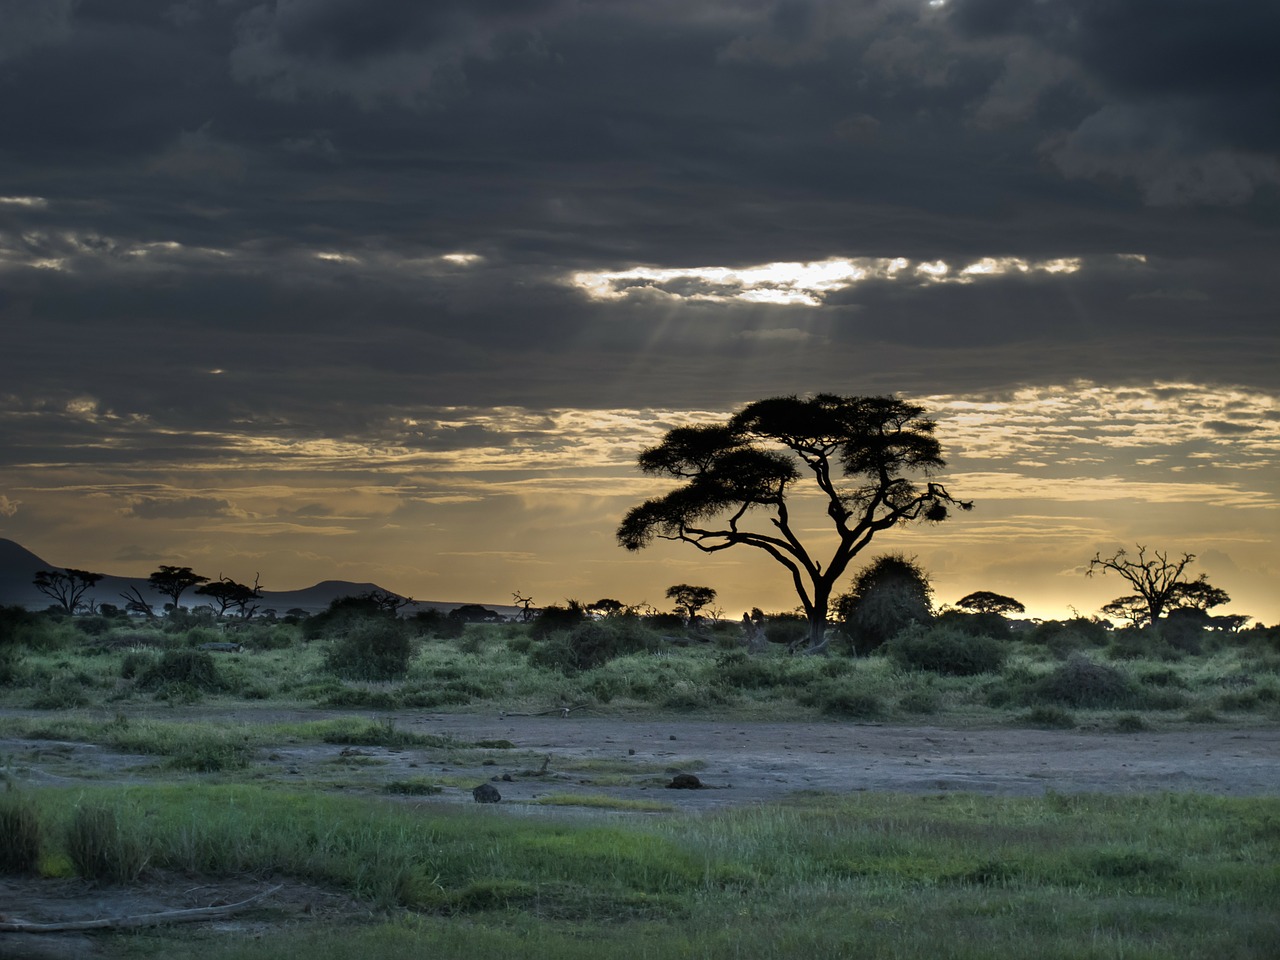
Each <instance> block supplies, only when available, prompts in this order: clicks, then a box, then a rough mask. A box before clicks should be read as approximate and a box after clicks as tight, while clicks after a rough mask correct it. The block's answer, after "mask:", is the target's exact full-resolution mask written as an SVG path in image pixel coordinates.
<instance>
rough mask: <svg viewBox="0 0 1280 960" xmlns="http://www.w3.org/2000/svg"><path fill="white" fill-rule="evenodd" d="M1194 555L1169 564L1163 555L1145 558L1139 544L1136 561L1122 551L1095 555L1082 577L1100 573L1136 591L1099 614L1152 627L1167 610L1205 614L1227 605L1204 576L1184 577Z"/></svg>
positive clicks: (1158, 551) (1221, 593) (1122, 549)
mask: <svg viewBox="0 0 1280 960" xmlns="http://www.w3.org/2000/svg"><path fill="white" fill-rule="evenodd" d="M1195 558H1196V555H1195V554H1194V553H1184V554H1183V555H1182V557H1181V558H1180V559H1178V560H1170V559H1169V554H1168V553H1167V552H1162V551H1160V550H1153V551H1152V552H1151V556H1150V557H1149V558H1148V557H1147V548H1146V547H1144V546H1142V545H1141V544H1139V546H1138V556H1137V559H1136V560H1135V559H1130V558H1129V555H1128V553H1126V552H1125V550H1124V548H1121V549H1119V550H1117V551H1116V552H1115V553H1114V554H1112V555H1111V556H1110V557H1103V556H1102V553H1101V552H1099V553H1097V554H1096V555H1095V556H1094V558H1093V559H1092V560H1090V561H1089V569H1088V570H1086V571H1085V576H1088V577H1092V576H1093V575H1094V573H1095V572H1097V571H1098V570H1101V571H1102V573H1103V574H1104V575H1105V574H1106V573H1107V572H1108V571H1112V572H1115V573H1118V574H1119V575H1120V576H1121V577H1122V578H1123V579H1125V580H1127V581H1128V582H1129V584H1130V585H1131V586H1132V587H1133V589H1134V590H1136V591H1137V593H1136V595H1134V596H1129V597H1120V598H1118V599H1116V600H1113V601H1111V603H1109V604H1107V606H1106V607H1103V608H1102V609H1103V612H1104V613H1107V614H1108V615H1111V616H1122V617H1125V618H1126V619H1130V620H1132V621H1133V622H1134V623H1135V624H1141V623H1152V624H1154V623H1156V622H1158V621H1159V620H1160V618H1161V617H1162V616H1164V615H1165V614H1166V613H1168V612H1169V611H1170V610H1176V609H1178V608H1179V607H1193V608H1195V609H1198V610H1207V609H1208V608H1209V607H1216V606H1219V605H1220V604H1223V603H1226V602H1228V601H1229V600H1230V599H1231V598H1230V597H1228V596H1227V594H1226V592H1225V591H1223V590H1219V589H1218V588H1217V587H1214V586H1211V585H1210V584H1209V582H1208V579H1207V578H1206V576H1205V575H1204V574H1201V575H1200V576H1199V577H1197V578H1196V579H1195V580H1187V579H1186V578H1185V577H1184V573H1185V571H1186V569H1187V567H1188V566H1189V565H1190V564H1191V563H1192V562H1194V560H1195Z"/></svg>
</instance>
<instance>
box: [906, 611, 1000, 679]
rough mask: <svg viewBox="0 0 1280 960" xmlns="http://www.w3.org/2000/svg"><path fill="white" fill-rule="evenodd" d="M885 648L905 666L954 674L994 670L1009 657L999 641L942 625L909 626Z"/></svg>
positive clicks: (967, 674)
mask: <svg viewBox="0 0 1280 960" xmlns="http://www.w3.org/2000/svg"><path fill="white" fill-rule="evenodd" d="M885 651H886V652H887V653H888V655H889V657H890V658H891V659H892V660H893V661H894V663H896V664H898V665H899V666H901V667H905V668H907V669H909V670H930V671H932V672H934V673H941V674H946V675H948V676H953V677H969V676H975V675H977V674H980V673H994V672H995V671H997V670H999V669H1000V667H1001V666H1002V665H1003V664H1004V660H1005V648H1004V645H1003V644H1002V643H1001V642H1000V641H999V640H993V639H992V638H991V637H972V636H969V635H967V634H965V633H962V632H961V631H959V630H957V629H955V628H954V627H948V626H943V625H941V624H935V625H933V626H923V625H920V624H916V625H914V626H911V627H908V628H907V629H906V630H904V631H902V632H901V633H899V634H898V635H897V636H896V637H894V638H893V639H892V640H891V641H889V643H888V645H887V646H886V647H885Z"/></svg>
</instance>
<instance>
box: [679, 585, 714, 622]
mask: <svg viewBox="0 0 1280 960" xmlns="http://www.w3.org/2000/svg"><path fill="white" fill-rule="evenodd" d="M715 598H716V591H715V590H714V589H713V588H711V587H695V586H691V585H690V584H687V583H677V584H675V585H674V586H671V587H667V599H668V600H673V601H675V605H676V610H677V611H679V612H681V613H682V614H683V616H684V617H685V618H686V619H687V620H688V621H689V622H690V623H693V621H694V620H696V619H697V618H698V611H699V610H701V609H702V608H703V607H705V606H707V604H709V603H712V602H713V601H714V600H715Z"/></svg>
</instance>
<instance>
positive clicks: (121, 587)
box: [0, 538, 516, 616]
mask: <svg viewBox="0 0 1280 960" xmlns="http://www.w3.org/2000/svg"><path fill="white" fill-rule="evenodd" d="M70 566H72V567H73V568H75V567H77V565H76V564H74V563H73V564H71V565H70ZM63 569H66V567H63V566H59V565H57V564H53V563H49V562H48V561H47V560H42V559H41V558H40V557H38V556H36V555H35V554H34V553H32V552H31V551H30V550H28V549H27V548H26V547H24V546H22V545H21V544H19V543H15V542H14V541H12V540H5V539H3V538H0V604H2V605H6V606H19V607H27V608H28V609H31V610H43V609H45V608H46V607H48V606H49V605H50V604H51V603H53V602H54V601H53V600H51V599H50V598H49V597H47V596H45V595H44V594H43V593H41V592H40V591H39V590H37V589H36V588H35V587H34V586H33V585H32V583H31V581H32V580H33V579H35V575H36V572H37V571H39V570H63ZM78 569H83V568H78ZM93 572H94V573H102V572H104V571H100V570H95V571H93ZM196 572H197V573H199V572H201V571H198V570H197V571H196ZM134 587H136V588H137V589H138V590H140V591H141V592H142V596H143V597H144V598H146V599H147V600H148V601H151V602H153V604H154V606H155V609H156V612H157V613H159V612H160V611H161V610H163V609H164V604H165V603H166V602H167V598H165V597H162V596H161V595H160V594H158V593H155V592H153V591H152V590H151V588H150V586H149V585H148V583H147V578H146V577H116V576H111V575H108V576H105V577H104V578H103V579H102V580H101V581H99V582H98V584H97V585H96V586H95V587H94V588H93V589H92V590H90V591H89V592H88V593H86V594H85V597H86V599H92V600H94V601H96V602H98V603H113V604H115V605H116V606H118V607H123V606H124V600H123V599H121V596H120V595H121V594H122V593H128V592H129V591H130V590H131V589H132V588H134ZM373 590H379V591H382V592H384V593H394V592H395V591H392V590H386V589H385V588H383V587H380V586H378V585H377V584H376V583H352V582H350V581H348V580H323V581H321V582H320V583H317V584H316V585H315V586H312V587H307V588H306V589H305V590H263V591H262V600H261V602H260V603H259V604H258V610H259V612H260V613H261V612H265V611H267V610H274V611H275V612H276V614H277V616H284V615H285V614H286V613H288V612H289V611H290V610H305V611H306V612H307V613H319V612H320V611H321V610H325V609H327V608H328V606H329V603H330V602H331V601H333V600H336V599H337V598H338V597H351V596H358V595H359V594H362V593H369V592H370V591H373ZM203 602H204V598H203V597H199V596H197V595H196V594H195V592H194V590H188V591H187V592H186V593H185V594H183V596H182V605H183V606H184V607H193V606H199V605H201V604H202V603H203ZM463 605H464V603H463V602H456V603H450V602H445V601H439V600H422V601H417V602H415V603H414V604H412V605H411V606H409V607H406V608H405V610H406V611H414V610H443V611H449V610H453V609H454V608H455V607H461V606H463ZM484 606H486V607H488V608H489V609H490V610H496V611H497V612H498V613H501V614H504V615H506V616H511V615H513V614H514V613H516V608H515V607H513V606H503V605H495V604H484Z"/></svg>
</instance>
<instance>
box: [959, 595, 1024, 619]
mask: <svg viewBox="0 0 1280 960" xmlns="http://www.w3.org/2000/svg"><path fill="white" fill-rule="evenodd" d="M956 606H957V607H959V608H960V609H962V610H972V611H973V612H974V613H996V614H1000V615H1002V616H1003V615H1004V614H1006V613H1026V612H1027V608H1026V607H1024V606H1023V605H1022V604H1021V603H1019V602H1018V601H1017V600H1015V599H1013V597H1006V596H1005V595H1004V594H1002V593H992V592H991V591H990V590H975V591H974V592H973V593H970V594H968V595H966V596H963V597H961V598H960V599H959V600H957V601H956Z"/></svg>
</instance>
